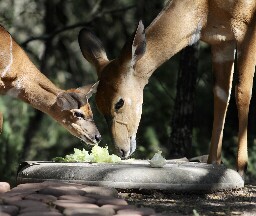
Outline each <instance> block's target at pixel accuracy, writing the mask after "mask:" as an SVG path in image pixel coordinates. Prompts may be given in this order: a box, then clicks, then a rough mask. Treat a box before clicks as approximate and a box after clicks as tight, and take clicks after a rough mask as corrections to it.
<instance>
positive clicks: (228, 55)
mask: <svg viewBox="0 0 256 216" xmlns="http://www.w3.org/2000/svg"><path fill="white" fill-rule="evenodd" d="M234 50H235V43H234V42H233V41H231V42H223V43H220V44H218V45H212V65H213V73H214V79H215V82H214V89H213V93H214V120H213V129H212V138H211V145H210V153H209V157H208V163H217V164H220V163H221V148H222V137H223V128H224V123H225V117H226V112H227V107H228V103H229V98H230V92H231V87H232V79H233V71H234V68H233V65H234Z"/></svg>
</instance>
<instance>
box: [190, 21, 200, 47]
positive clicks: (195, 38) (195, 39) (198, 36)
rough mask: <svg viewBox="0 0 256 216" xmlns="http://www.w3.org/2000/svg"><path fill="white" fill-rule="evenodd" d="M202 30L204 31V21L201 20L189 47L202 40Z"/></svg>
mask: <svg viewBox="0 0 256 216" xmlns="http://www.w3.org/2000/svg"><path fill="white" fill-rule="evenodd" d="M201 29H202V21H201V20H200V21H199V22H198V24H197V27H196V29H195V31H194V33H193V34H192V36H191V38H190V40H189V45H193V44H194V43H196V42H197V41H199V40H200V37H201Z"/></svg>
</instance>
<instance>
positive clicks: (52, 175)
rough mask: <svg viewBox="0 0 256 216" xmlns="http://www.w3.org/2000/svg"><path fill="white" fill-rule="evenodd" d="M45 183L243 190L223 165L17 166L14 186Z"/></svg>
mask: <svg viewBox="0 0 256 216" xmlns="http://www.w3.org/2000/svg"><path fill="white" fill-rule="evenodd" d="M46 180H54V181H63V182H72V183H82V184H86V185H94V186H107V187H113V188H116V189H146V190H152V189H153V190H154V189H156V190H165V191H169V192H214V191H220V190H230V189H238V188H242V187H244V181H243V179H242V178H241V176H240V175H239V174H238V173H237V172H236V171H234V170H232V169H229V168H226V167H225V166H224V165H214V164H206V163H199V162H188V161H187V160H167V164H166V165H165V166H164V167H163V168H152V167H150V164H149V162H148V161H147V160H134V161H129V162H121V163H119V164H109V163H56V162H50V161H41V162H40V161H26V162H23V163H22V164H21V165H20V168H19V171H18V174H17V184H22V183H32V182H33V183H35V182H43V181H46Z"/></svg>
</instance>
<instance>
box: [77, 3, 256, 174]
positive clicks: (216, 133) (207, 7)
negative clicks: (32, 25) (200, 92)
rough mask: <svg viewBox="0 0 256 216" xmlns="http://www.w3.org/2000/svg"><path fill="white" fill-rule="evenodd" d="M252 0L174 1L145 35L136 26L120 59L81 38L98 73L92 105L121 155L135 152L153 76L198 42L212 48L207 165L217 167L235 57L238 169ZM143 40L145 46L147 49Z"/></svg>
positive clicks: (255, 42)
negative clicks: (211, 114)
mask: <svg viewBox="0 0 256 216" xmlns="http://www.w3.org/2000/svg"><path fill="white" fill-rule="evenodd" d="M255 8H256V1H255V0H246V1H245V0H228V1H223V0H172V1H169V2H168V3H167V5H166V6H165V7H164V9H163V10H162V11H161V12H160V13H159V15H158V16H157V17H156V18H155V20H154V21H153V22H152V23H151V24H150V25H149V27H148V28H147V29H146V31H145V33H144V27H143V24H142V23H141V22H140V23H139V25H138V28H137V29H136V31H135V33H134V36H133V37H132V38H131V39H130V40H128V41H127V42H126V44H125V45H124V47H123V49H122V51H121V54H120V56H119V57H118V58H116V59H114V60H112V61H109V60H108V58H107V55H106V52H105V50H104V49H103V46H102V44H101V42H100V41H99V39H97V38H96V37H95V36H94V35H93V34H92V33H91V32H90V31H88V30H87V29H82V30H81V32H80V34H79V44H80V48H81V51H82V53H83V56H84V57H85V58H86V59H87V60H88V61H89V62H91V63H92V64H93V65H94V66H95V67H96V70H97V74H98V77H99V86H98V89H97V93H96V103H97V106H98V108H99V110H100V111H101V112H102V113H103V115H104V116H105V118H106V120H107V122H108V125H109V127H110V129H111V132H112V137H113V140H114V143H115V145H116V147H117V148H118V150H119V152H120V154H121V155H122V156H123V157H128V156H129V155H130V154H131V153H132V152H133V151H134V150H135V148H136V140H135V138H136V132H137V129H138V125H139V122H140V118H141V112H142V103H143V89H144V87H145V85H146V84H147V83H148V79H149V78H150V76H151V75H152V73H153V72H154V71H155V70H156V69H157V68H158V67H159V66H160V65H161V64H162V63H164V62H165V61H166V60H167V59H169V58H171V57H172V56H173V55H174V54H176V53H177V52H178V51H180V50H181V49H183V48H184V47H186V46H188V45H191V44H194V43H195V42H197V41H198V40H202V41H204V42H207V43H208V44H210V45H211V48H212V62H213V73H214V76H215V83H214V88H213V92H214V121H213V130H212V139H211V146H210V153H209V158H208V163H217V164H219V163H221V148H222V135H223V127H224V122H225V116H226V110H227V107H228V103H229V98H230V90H231V84H232V79H233V66H234V60H235V51H236V53H237V67H238V71H239V72H238V84H237V86H236V101H237V107H238V117H239V133H238V154H237V170H238V171H239V173H240V174H243V172H244V170H245V168H246V166H247V161H248V156H247V121H248V110H249V104H250V98H251V91H252V80H253V74H254V69H255V63H256V29H255V25H256V12H255ZM146 41H147V45H146Z"/></svg>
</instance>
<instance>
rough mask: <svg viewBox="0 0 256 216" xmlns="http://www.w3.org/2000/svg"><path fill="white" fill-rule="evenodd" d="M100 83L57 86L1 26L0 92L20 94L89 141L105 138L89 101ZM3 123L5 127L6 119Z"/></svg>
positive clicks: (27, 101)
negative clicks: (95, 121) (80, 86)
mask: <svg viewBox="0 0 256 216" xmlns="http://www.w3.org/2000/svg"><path fill="white" fill-rule="evenodd" d="M96 87H97V85H94V86H93V87H91V88H89V87H82V88H78V89H70V90H67V91H64V90H61V89H59V88H57V87H56V86H55V85H54V84H53V83H52V82H51V81H50V80H49V79H47V78H46V77H45V76H44V75H43V74H42V73H40V72H39V70H38V69H37V68H36V67H35V65H34V64H33V63H32V62H31V61H30V60H29V58H28V56H27V55H26V54H25V52H24V51H23V50H22V49H21V47H20V46H19V45H18V44H17V43H16V42H15V41H14V39H13V38H12V36H11V35H10V34H9V33H8V32H7V31H6V30H5V29H4V28H3V27H1V26H0V94H5V95H10V96H13V97H15V98H19V99H21V100H23V101H25V102H26V103H28V104H30V105H32V106H33V107H34V108H36V109H38V110H41V111H42V112H44V113H47V114H48V115H50V116H51V117H52V118H54V119H55V120H56V121H57V122H59V123H60V124H61V125H62V126H64V127H65V128H66V129H67V130H68V131H69V132H70V133H71V134H73V135H74V136H76V137H78V138H79V139H81V140H82V141H84V142H86V143H88V144H96V143H98V142H99V141H100V138H101V137H100V133H99V132H98V129H97V127H96V126H95V124H94V121H93V115H92V111H91V108H90V105H89V103H88V99H89V97H90V96H91V95H92V93H93V92H94V91H95V88H96ZM0 116H1V118H0V119H2V114H1V115H0ZM0 126H1V129H2V122H1V125H0Z"/></svg>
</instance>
